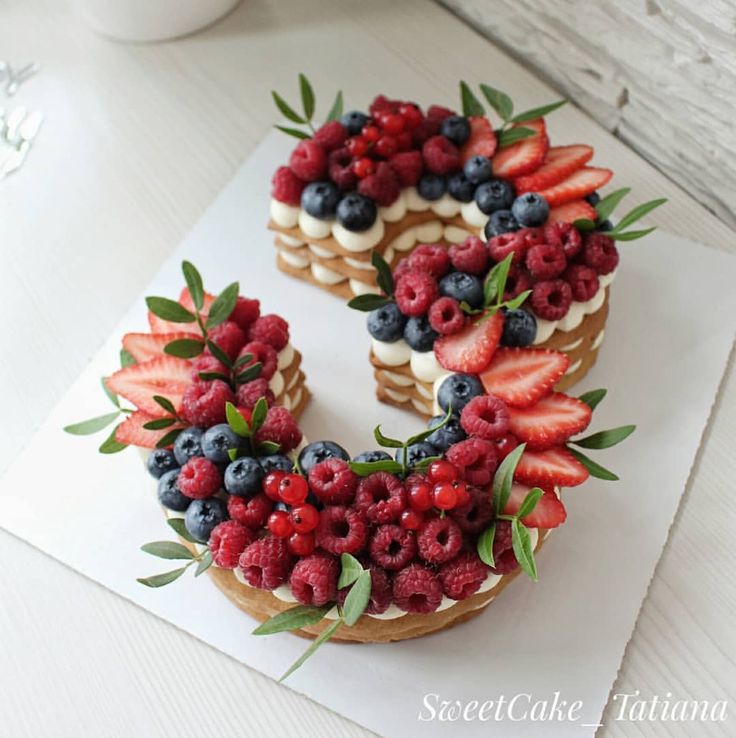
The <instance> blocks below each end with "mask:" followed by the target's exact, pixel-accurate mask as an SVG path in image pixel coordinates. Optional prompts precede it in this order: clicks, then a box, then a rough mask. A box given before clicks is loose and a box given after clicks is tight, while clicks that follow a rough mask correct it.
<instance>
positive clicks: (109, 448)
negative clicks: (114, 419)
mask: <svg viewBox="0 0 736 738" xmlns="http://www.w3.org/2000/svg"><path fill="white" fill-rule="evenodd" d="M119 427H120V425H116V426H115V427H114V428H113V429H112V433H110V435H109V436H108V437H107V438H106V439H105V440H104V441H103V442H102V443H101V444H100V447H99V448H98V449H97V450H98V451H99V452H100V453H101V454H117V453H120V451H124V450H125V449H126V448H128V444H127V443H120V441H118V440H117V439H116V438H115V432H116V431H117V429H118V428H119Z"/></svg>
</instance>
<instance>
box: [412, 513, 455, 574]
mask: <svg viewBox="0 0 736 738" xmlns="http://www.w3.org/2000/svg"><path fill="white" fill-rule="evenodd" d="M462 545H463V532H462V531H461V530H460V526H459V525H458V524H457V523H456V522H455V521H454V520H453V519H452V518H449V517H444V518H432V519H431V520H428V521H427V522H426V523H425V524H424V525H423V526H422V528H421V529H420V531H419V533H417V548H418V549H419V556H421V558H423V559H424V560H425V561H426V562H427V563H428V564H444V563H445V561H449V560H450V559H452V558H454V557H455V556H457V555H458V553H460V549H461V548H462Z"/></svg>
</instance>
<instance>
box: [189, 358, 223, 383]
mask: <svg viewBox="0 0 736 738" xmlns="http://www.w3.org/2000/svg"><path fill="white" fill-rule="evenodd" d="M200 374H224V375H225V376H226V377H227V376H229V375H230V370H229V369H228V368H227V367H226V366H225V365H224V364H223V363H222V362H221V361H220V360H219V359H216V358H215V357H214V356H212V354H200V355H199V356H198V357H197V358H196V359H195V360H194V361H193V362H192V380H193V381H195V382H196V381H197V380H198V379H200V376H199V375H200Z"/></svg>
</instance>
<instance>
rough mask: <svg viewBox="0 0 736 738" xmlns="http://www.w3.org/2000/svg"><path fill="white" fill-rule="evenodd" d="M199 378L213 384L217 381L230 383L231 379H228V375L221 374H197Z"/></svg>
mask: <svg viewBox="0 0 736 738" xmlns="http://www.w3.org/2000/svg"><path fill="white" fill-rule="evenodd" d="M197 376H198V377H199V378H200V379H201V380H202V381H203V382H212V381H214V380H215V379H219V380H220V381H221V382H225V383H229V382H230V377H228V376H227V374H222V373H221V372H197Z"/></svg>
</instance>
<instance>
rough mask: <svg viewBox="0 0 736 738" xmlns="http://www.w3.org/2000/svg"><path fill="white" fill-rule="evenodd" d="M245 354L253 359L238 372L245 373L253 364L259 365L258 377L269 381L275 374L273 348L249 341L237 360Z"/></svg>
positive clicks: (276, 360) (276, 361)
mask: <svg viewBox="0 0 736 738" xmlns="http://www.w3.org/2000/svg"><path fill="white" fill-rule="evenodd" d="M259 320H260V318H259ZM254 325H255V324H254ZM246 354H250V355H251V356H252V357H253V358H252V359H250V360H249V361H246V362H245V363H244V364H241V365H240V366H239V367H238V369H239V371H241V372H242V371H245V370H246V369H247V368H248V367H250V366H253V364H255V363H259V364H260V365H261V371H260V374H259V375H258V376H259V377H260V378H262V379H266V380H269V379H271V377H273V375H274V374H275V373H276V369H277V367H278V353H277V352H276V349H275V348H274V347H273V346H270V345H269V344H267V343H264V342H263V341H250V343H246V344H245V346H243V348H242V349H241V350H240V354H239V355H238V359H241V358H242V357H244V356H245V355H246Z"/></svg>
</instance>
